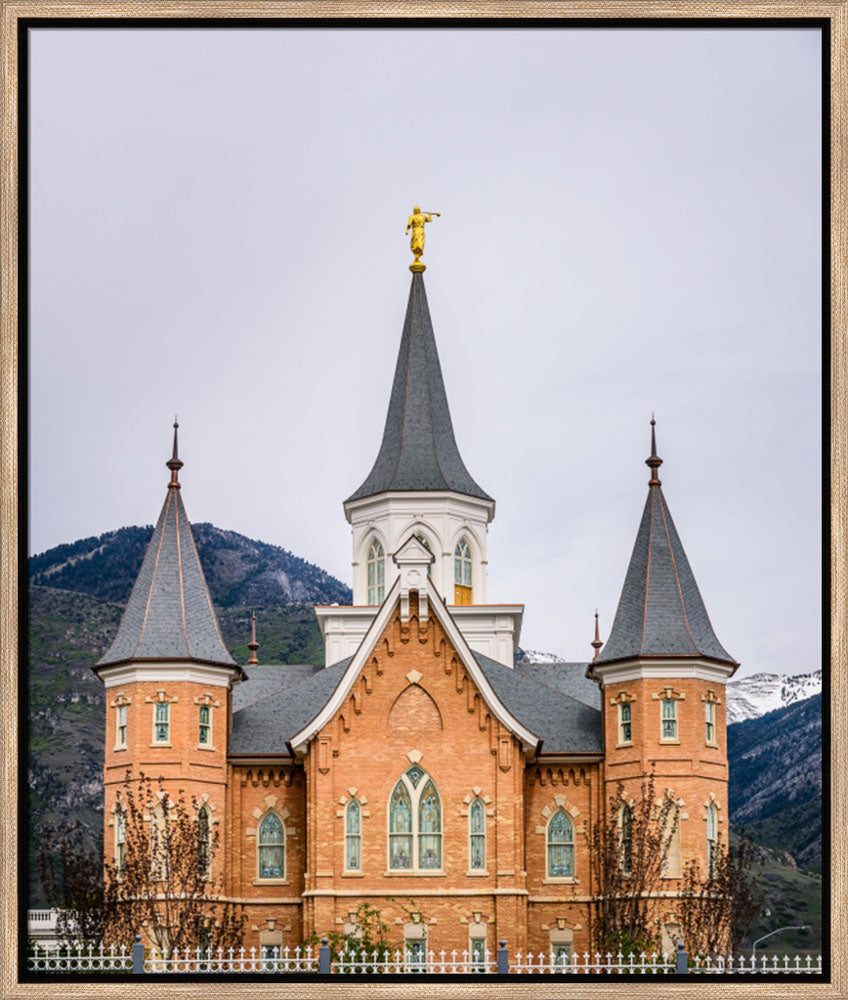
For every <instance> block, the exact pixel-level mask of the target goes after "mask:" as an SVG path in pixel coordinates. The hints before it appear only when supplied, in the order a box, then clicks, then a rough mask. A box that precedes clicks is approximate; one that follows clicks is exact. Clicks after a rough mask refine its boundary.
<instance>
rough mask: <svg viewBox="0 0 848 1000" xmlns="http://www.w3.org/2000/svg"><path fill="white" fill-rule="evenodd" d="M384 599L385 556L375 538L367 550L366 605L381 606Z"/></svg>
mask: <svg viewBox="0 0 848 1000" xmlns="http://www.w3.org/2000/svg"><path fill="white" fill-rule="evenodd" d="M385 597H386V554H385V552H384V551H383V546H382V545H381V544H380V543H379V542H378V541H377V539H376V538H375V539H374V541H373V542H372V543H371V546H370V548H369V549H368V603H369V604H382V603H383V601H384V600H385Z"/></svg>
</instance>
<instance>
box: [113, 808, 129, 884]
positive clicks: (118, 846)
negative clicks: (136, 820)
mask: <svg viewBox="0 0 848 1000" xmlns="http://www.w3.org/2000/svg"><path fill="white" fill-rule="evenodd" d="M126 860H127V827H126V820H125V819H124V810H123V809H121V808H120V807H119V808H118V811H117V812H116V813H115V871H116V872H117V874H118V876H119V877H120V876H122V875H123V874H124V865H125V864H126Z"/></svg>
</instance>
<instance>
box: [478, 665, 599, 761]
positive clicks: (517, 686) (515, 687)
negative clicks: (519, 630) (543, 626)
mask: <svg viewBox="0 0 848 1000" xmlns="http://www.w3.org/2000/svg"><path fill="white" fill-rule="evenodd" d="M474 658H475V659H476V660H477V662H478V663H479V664H480V667H481V669H482V671H483V673H484V674H485V675H486V680H487V681H488V682H489V683H490V684H491V685H492V687H493V688H494V691H495V694H496V695H497V696H498V698H500V700H501V701H502V702H503V703H504V705H506V707H507V708H508V709H509V711H510V712H511V713H512V714H513V715H514V716H515V718H516V719H518V721H519V722H522V723H523V724H524V725H525V726H527V728H528V729H529V730H530V731H531V732H532V733H534V734H535V735H536V736H538V737H539V739H541V740H542V741H543V743H542V753H602V752H603V749H604V743H603V733H602V731H601V712H600V710H599V709H597V708H591V707H590V706H589V705H587V704H585V703H584V702H582V701H578V700H577V699H576V698H572V697H571V696H570V695H567V694H563V693H562V692H560V691H558V690H556V689H555V688H552V687H549V686H548V685H546V684H540V683H539V682H538V681H536V680H533V679H532V678H530V677H528V676H526V675H525V674H524V673H523V672H518V671H516V670H514V669H512V668H511V667H505V666H504V665H503V664H502V663H497V662H495V660H490V659H489V657H488V656H484V655H483V654H482V653H474ZM583 668H584V670H585V664H583Z"/></svg>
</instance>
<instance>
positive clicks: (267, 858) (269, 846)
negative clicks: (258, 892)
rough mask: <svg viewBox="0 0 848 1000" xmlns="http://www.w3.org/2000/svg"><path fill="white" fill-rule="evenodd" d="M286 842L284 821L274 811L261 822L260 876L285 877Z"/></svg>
mask: <svg viewBox="0 0 848 1000" xmlns="http://www.w3.org/2000/svg"><path fill="white" fill-rule="evenodd" d="M285 858H286V843H285V834H284V831H283V823H282V820H281V819H280V817H279V816H278V815H277V814H276V813H273V812H269V813H267V814H266V816H265V818H264V819H263V820H262V822H261V823H260V824H259V877H260V878H285Z"/></svg>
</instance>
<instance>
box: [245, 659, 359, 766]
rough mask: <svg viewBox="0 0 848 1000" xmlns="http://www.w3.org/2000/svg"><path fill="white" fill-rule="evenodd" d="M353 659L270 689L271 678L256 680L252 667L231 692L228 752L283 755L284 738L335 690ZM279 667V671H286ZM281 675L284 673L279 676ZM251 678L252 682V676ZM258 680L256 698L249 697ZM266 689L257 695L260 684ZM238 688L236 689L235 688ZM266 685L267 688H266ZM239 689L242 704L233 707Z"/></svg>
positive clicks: (319, 709)
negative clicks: (248, 673) (231, 705)
mask: <svg viewBox="0 0 848 1000" xmlns="http://www.w3.org/2000/svg"><path fill="white" fill-rule="evenodd" d="M352 659H353V657H352V656H349V657H347V659H344V660H340V661H339V662H338V663H334V664H333V665H332V666H331V667H322V668H318V669H317V670H316V671H314V672H312V673H311V674H309V675H305V672H304V676H303V677H302V679H301V680H299V681H296V682H295V683H292V684H286V685H285V686H283V687H281V688H276V689H273V686H272V685H273V681H269V680H268V678H267V677H266V678H265V680H260V677H261V671H262V670H270V669H271V668H269V667H264V668H260V670H257V669H256V668H254V669H253V671H252V672H251V674H250V675H249V679H248V680H247V681H243V682H242V683H241V684H238V685H236V687H235V689H234V691H233V694H234V698H233V728H232V731H231V733H230V753H231V754H265V753H267V754H287V753H288V752H289V749H288V747H287V746H286V740H288V739H290V738H291V737H292V736H294V735H295V733H297V732H300V730H301V729H302V728H303V727H304V726H305V725H306V724H307V723H308V722H310V721H311V720H312V719H314V718H315V716H316V715H317V714H318V713H319V712H320V711H321V709H322V708H323V707H324V706H325V705H326V704H327V702H328V701H329V700H330V697H331V696H332V694H333V692H334V691H335V690H336V687H337V686H338V683H339V681H340V680H341V679H342V676H343V675H344V672H345V669H346V667H347V666H348V664H349V663H350V661H351V660H352ZM288 669H289V668H288V667H280V668H279V671H280V674H281V675H282V672H283V671H285V670H288ZM282 676H284V675H282ZM254 677H255V679H256V680H255V681H254V680H253V678H254ZM256 681H258V682H259V684H258V686H257V687H256V688H254V690H253V693H256V694H259V695H260V696H259V698H258V699H256V700H252V698H251V689H250V685H251V684H252V683H256ZM262 684H265V685H266V687H265V690H266V691H267V692H268V693H266V694H264V695H262V694H261V690H262V687H261V685H262ZM240 688H241V689H242V690H241V691H239V689H240ZM269 688H270V690H268V689H269ZM237 691H238V692H239V698H240V699H241V700H242V702H243V703H244V704H243V707H241V708H238V709H236V707H235V706H236V699H235V693H236V692H237Z"/></svg>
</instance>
